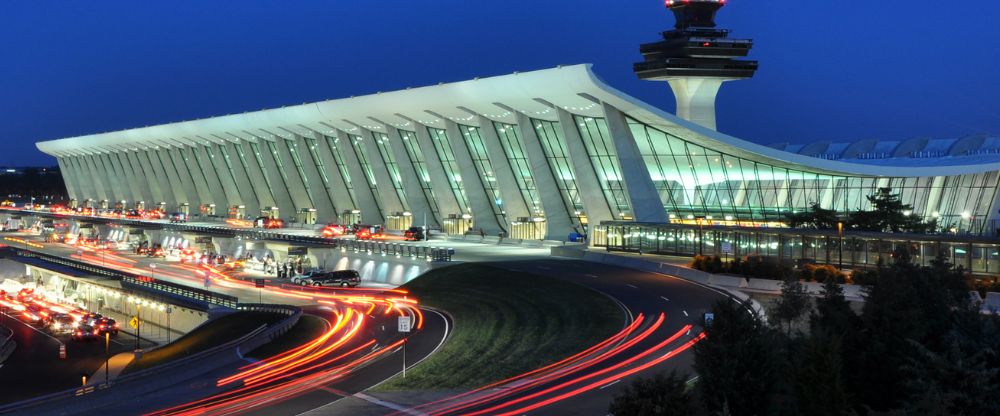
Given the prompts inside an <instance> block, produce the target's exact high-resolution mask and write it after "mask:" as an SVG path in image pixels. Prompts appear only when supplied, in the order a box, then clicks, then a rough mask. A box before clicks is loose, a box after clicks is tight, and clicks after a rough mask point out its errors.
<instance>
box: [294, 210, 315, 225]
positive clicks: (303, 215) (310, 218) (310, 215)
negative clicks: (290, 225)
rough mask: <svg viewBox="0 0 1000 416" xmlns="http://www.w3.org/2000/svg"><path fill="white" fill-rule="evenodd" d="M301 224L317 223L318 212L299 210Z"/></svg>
mask: <svg viewBox="0 0 1000 416" xmlns="http://www.w3.org/2000/svg"><path fill="white" fill-rule="evenodd" d="M298 220H299V222H301V223H303V224H306V225H312V224H315V223H316V210H315V209H313V208H302V209H300V210H299V216H298Z"/></svg>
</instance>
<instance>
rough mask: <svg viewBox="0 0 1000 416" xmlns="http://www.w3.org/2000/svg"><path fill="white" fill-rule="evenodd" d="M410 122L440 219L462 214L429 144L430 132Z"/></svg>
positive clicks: (439, 159)
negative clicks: (422, 156)
mask: <svg viewBox="0 0 1000 416" xmlns="http://www.w3.org/2000/svg"><path fill="white" fill-rule="evenodd" d="M410 122H411V123H413V125H414V126H415V128H416V133H417V144H418V145H419V146H418V147H420V153H422V154H423V155H424V162H425V163H426V164H427V174H428V175H429V176H430V177H431V187H433V189H434V197H435V198H437V205H438V209H439V210H440V211H441V218H442V219H444V218H447V217H448V215H451V214H458V215H461V214H464V212H462V209H461V208H460V206H459V205H458V199H456V197H455V192H454V191H452V190H451V182H450V181H449V180H448V175H447V174H446V173H445V171H444V165H443V164H441V158H440V157H439V156H438V154H437V150H435V149H434V143H432V142H431V140H433V139H431V134H430V132H429V131H427V126H424V125H422V124H420V123H417V122H416V121H413V120H411V121H410Z"/></svg>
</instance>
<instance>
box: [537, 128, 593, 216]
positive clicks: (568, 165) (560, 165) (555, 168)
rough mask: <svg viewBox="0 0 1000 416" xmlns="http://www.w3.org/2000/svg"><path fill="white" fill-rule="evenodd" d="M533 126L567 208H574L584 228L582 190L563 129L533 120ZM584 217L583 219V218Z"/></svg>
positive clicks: (573, 211)
mask: <svg viewBox="0 0 1000 416" xmlns="http://www.w3.org/2000/svg"><path fill="white" fill-rule="evenodd" d="M531 124H533V125H534V127H535V133H536V134H538V140H539V141H541V144H542V151H543V152H545V158H546V160H548V162H549V163H548V165H549V168H550V169H552V176H553V177H554V178H555V180H556V187H557V188H559V193H560V194H561V195H562V197H563V201H565V202H566V206H567V207H570V208H572V213H573V215H575V216H576V217H575V219H576V220H577V222H578V223H579V224H580V225H581V226H583V225H585V224H586V221H585V220H584V219H583V218H585V214H584V212H585V211H584V209H583V200H582V199H581V198H580V190H579V188H578V187H577V184H576V176H575V175H574V174H573V168H572V162H570V159H569V150H567V149H566V138H565V137H563V133H562V127H561V126H560V125H559V123H558V122H555V121H545V120H536V119H532V120H531ZM581 217H583V218H581Z"/></svg>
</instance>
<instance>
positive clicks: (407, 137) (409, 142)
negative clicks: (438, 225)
mask: <svg viewBox="0 0 1000 416" xmlns="http://www.w3.org/2000/svg"><path fill="white" fill-rule="evenodd" d="M399 136H400V138H401V139H402V140H403V148H405V149H406V155H407V156H408V157H409V159H410V164H411V165H413V169H414V171H415V172H414V173H416V175H417V178H419V179H420V187H421V189H422V190H423V192H424V197H425V198H427V203H428V204H430V206H431V212H433V213H434V215H437V216H440V213H441V210H440V208H438V203H437V198H435V197H434V187H432V186H431V175H430V174H429V173H427V161H426V160H425V159H424V154H423V152H421V151H420V146H418V145H417V133H416V132H412V131H406V130H400V131H399ZM407 173H409V172H407Z"/></svg>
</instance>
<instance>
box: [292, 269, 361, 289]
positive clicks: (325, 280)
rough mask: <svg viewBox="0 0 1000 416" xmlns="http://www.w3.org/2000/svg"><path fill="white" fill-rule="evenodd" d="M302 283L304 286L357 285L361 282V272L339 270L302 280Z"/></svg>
mask: <svg viewBox="0 0 1000 416" xmlns="http://www.w3.org/2000/svg"><path fill="white" fill-rule="evenodd" d="M301 284H302V285H303V286H340V287H355V286H357V285H359V284H361V274H359V273H358V271H357V270H337V271H333V272H328V273H324V274H323V275H321V276H316V277H313V278H309V279H305V280H302V283H301Z"/></svg>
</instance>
